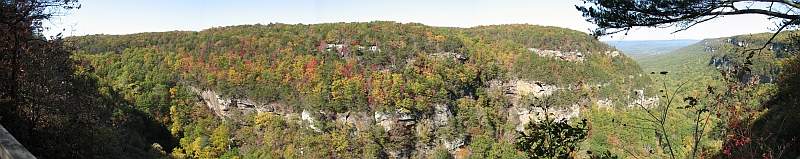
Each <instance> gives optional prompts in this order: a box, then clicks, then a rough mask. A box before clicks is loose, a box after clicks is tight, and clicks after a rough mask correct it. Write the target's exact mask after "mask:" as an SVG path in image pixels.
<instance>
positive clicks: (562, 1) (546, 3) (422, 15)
mask: <svg viewBox="0 0 800 159" xmlns="http://www.w3.org/2000/svg"><path fill="white" fill-rule="evenodd" d="M578 3H582V2H581V1H580V0H441V1H437V0H404V1H388V0H387V1H374V0H373V1H367V0H337V1H334V0H285V1H277V0H275V1H271V0H263V1H256V0H81V4H82V6H83V7H82V8H81V9H79V10H76V11H72V13H70V14H69V15H67V16H63V17H60V18H57V19H54V20H52V21H50V22H47V23H45V24H46V25H48V26H50V27H51V28H53V29H51V31H48V32H47V33H46V34H48V35H54V34H55V33H56V32H60V31H61V30H62V29H64V30H65V31H63V33H64V34H65V35H68V36H69V35H87V34H130V33H138V32H161V31H172V30H193V31H199V30H202V29H207V28H210V27H215V26H229V25H241V24H255V23H262V24H266V23H271V22H277V23H288V24H296V23H304V24H313V23H325V22H368V21H375V20H388V21H398V22H403V23H406V22H419V23H423V24H426V25H432V26H452V27H472V26H477V25H491V24H509V23H528V24H539V25H548V26H558V27H564V28H570V29H575V30H579V31H584V32H586V31H588V30H589V29H590V28H593V27H594V26H593V25H592V24H590V23H587V22H585V20H584V19H583V17H581V15H580V13H579V12H578V11H577V10H575V7H574V5H575V4H578ZM771 24H772V23H771V22H770V21H769V20H767V19H766V18H765V17H763V16H736V17H733V16H732V17H725V18H722V19H719V20H714V21H711V22H709V23H707V24H702V25H698V26H696V27H695V28H693V29H691V30H688V31H684V32H680V33H676V34H671V32H672V31H674V29H670V28H667V29H646V28H643V29H637V30H634V31H632V32H630V33H629V34H628V35H627V36H626V35H615V36H613V37H604V38H602V39H603V40H663V39H703V38H712V37H723V36H731V35H738V34H747V33H756V32H767V31H770V28H771V27H770V26H771Z"/></svg>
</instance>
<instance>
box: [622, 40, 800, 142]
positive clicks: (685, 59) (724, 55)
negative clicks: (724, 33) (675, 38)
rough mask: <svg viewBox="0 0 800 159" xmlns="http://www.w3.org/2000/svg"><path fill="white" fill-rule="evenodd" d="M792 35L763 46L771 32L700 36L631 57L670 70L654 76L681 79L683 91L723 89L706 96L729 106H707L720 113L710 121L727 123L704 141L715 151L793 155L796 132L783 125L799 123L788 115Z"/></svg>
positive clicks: (793, 111)
mask: <svg viewBox="0 0 800 159" xmlns="http://www.w3.org/2000/svg"><path fill="white" fill-rule="evenodd" d="M794 34H796V32H795V31H787V32H782V33H780V34H777V36H775V39H774V40H773V42H772V43H770V44H768V45H765V44H764V43H765V42H766V41H767V40H768V39H770V38H771V37H772V35H773V33H760V34H749V35H737V36H732V37H723V38H714V39H705V40H702V41H700V42H698V43H695V44H692V45H690V46H687V47H684V48H681V49H678V50H676V51H673V52H670V53H665V54H661V55H657V56H651V57H646V58H641V59H639V60H638V61H637V62H639V64H640V65H641V66H642V68H643V69H644V70H645V71H648V72H649V71H655V72H658V71H668V72H670V74H672V76H667V77H666V78H663V79H656V80H657V81H658V80H662V81H664V82H665V83H666V84H667V85H672V86H675V85H680V84H683V83H685V85H684V88H685V90H687V91H686V92H684V94H685V95H687V96H691V95H692V94H704V93H703V92H707V91H727V92H726V93H724V94H722V96H716V97H714V96H711V97H706V98H712V99H713V98H716V100H719V101H716V103H717V105H722V106H725V105H730V106H726V107H718V108H716V109H712V110H710V111H712V112H718V113H721V114H723V115H722V117H723V118H719V119H715V120H719V123H727V124H728V125H726V126H725V127H727V129H728V130H727V131H725V132H727V134H725V136H717V137H715V138H716V139H715V138H711V140H709V142H710V143H713V142H719V143H718V144H719V145H718V146H719V147H720V149H722V150H723V152H722V154H718V155H735V154H740V155H747V156H753V155H756V156H757V155H765V154H766V155H776V154H775V153H769V152H774V151H781V152H782V153H778V154H777V155H783V156H795V155H797V153H798V152H797V151H796V150H794V149H795V148H796V146H792V145H794V144H795V143H796V142H797V141H796V139H797V137H798V136H797V134H798V132H797V131H794V130H797V129H796V128H788V127H791V126H788V125H796V124H797V123H798V122H800V119H798V118H796V117H795V116H794V115H791V114H796V113H797V112H798V111H799V110H798V109H797V108H796V107H795V106H794V105H796V103H797V101H796V100H794V99H795V98H793V96H796V95H795V94H794V93H792V92H796V91H792V90H796V88H794V87H793V86H794V83H796V80H797V79H795V78H793V74H796V71H797V69H796V67H797V62H796V59H797V58H796V52H797V50H796V49H795V48H796V47H795V46H796V45H797V41H796V40H795V39H792V38H790V37H792V36H795V35H794ZM762 47H764V49H761V48H762ZM718 116H720V115H718ZM721 127H723V126H718V127H717V128H715V129H719V128H721ZM714 131H720V130H714ZM720 132H722V131H720ZM744 140H749V141H746V142H743V141H744ZM764 152H768V153H764Z"/></svg>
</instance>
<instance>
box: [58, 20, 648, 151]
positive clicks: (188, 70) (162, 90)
mask: <svg viewBox="0 0 800 159" xmlns="http://www.w3.org/2000/svg"><path fill="white" fill-rule="evenodd" d="M66 41H67V43H68V44H69V45H70V46H72V47H74V48H75V51H74V52H73V53H74V55H73V59H74V60H76V61H79V62H80V64H79V65H78V66H77V71H78V72H81V73H88V74H91V75H92V76H96V77H97V79H98V81H99V84H100V85H103V86H107V87H104V88H109V90H101V92H116V93H118V94H119V96H120V97H121V98H122V99H123V100H124V101H126V102H127V103H130V104H131V105H132V107H133V108H135V109H136V110H138V111H141V112H145V113H146V114H148V116H149V117H150V118H152V119H155V121H158V122H159V123H160V124H161V125H164V126H165V127H167V128H168V129H169V131H170V134H169V135H171V136H172V137H174V138H175V140H173V141H168V140H167V141H161V142H160V145H159V147H161V146H164V147H163V150H165V152H164V153H167V154H169V155H171V156H173V157H179V158H182V157H188V158H205V157H222V158H230V157H245V158H249V157H253V158H264V157H268V158H269V157H281V158H282V157H285V158H295V157H302V158H322V157H326V156H332V157H335V158H362V157H364V158H371V157H389V156H391V157H415V158H426V157H430V156H439V155H444V156H461V157H463V156H472V157H478V158H489V157H490V158H518V157H520V156H521V155H523V154H522V152H521V151H517V150H516V149H515V147H514V142H515V140H516V139H515V136H517V134H518V131H520V130H524V128H525V126H524V125H525V124H527V122H528V121H531V120H533V121H538V120H539V119H540V118H541V117H542V116H544V115H545V114H548V116H553V117H556V118H560V119H566V120H569V119H579V118H590V119H593V118H592V117H590V116H591V114H592V112H593V110H596V109H600V108H597V107H602V109H604V110H609V109H610V110H612V111H614V110H624V109H628V107H630V105H631V104H637V103H638V104H641V103H642V102H643V101H642V100H643V98H644V97H645V96H652V94H653V92H654V90H652V89H650V88H649V86H650V79H649V76H647V75H646V74H645V73H644V72H643V71H642V70H641V69H640V68H639V66H638V65H636V63H635V62H634V61H633V60H632V59H630V58H628V57H627V56H625V55H623V54H620V53H619V51H617V50H615V49H613V48H611V47H609V46H607V45H606V44H604V43H602V42H599V41H597V40H596V39H594V38H593V37H592V36H589V35H587V34H585V33H582V32H578V31H574V30H568V29H562V28H556V27H543V26H535V25H492V26H479V27H473V28H446V27H430V26H425V25H422V24H416V23H408V24H401V23H395V22H369V23H328V24H311V25H304V24H296V25H289V24H268V25H259V24H256V25H242V26H230V27H218V28H211V29H207V30H203V31H198V32H189V31H175V32H160V33H139V34H131V35H90V36H80V37H69V38H67V39H66ZM637 99H639V100H637ZM655 100H656V102H657V98H656V99H655ZM541 102H546V103H547V104H546V105H547V107H545V108H542V107H535V106H538V105H540V104H535V103H541ZM651 103H652V101H651ZM120 113H123V112H120ZM570 121H572V122H574V121H575V120H570ZM589 121H590V123H591V122H592V120H589ZM590 131H601V132H595V134H608V133H615V132H616V131H619V130H616V129H597V130H594V129H593V130H590ZM597 137H603V136H598V135H590V137H589V138H597ZM171 142H175V144H174V145H175V146H171V145H173V144H168V143H171ZM608 142H613V141H608V140H607V141H604V140H596V139H591V140H588V141H587V142H585V144H587V145H593V146H582V148H581V149H582V150H593V151H596V152H601V151H605V150H604V149H600V148H605V147H604V146H596V145H604V144H607V143H608ZM585 152H586V151H580V153H577V154H574V155H581V156H584V155H587V154H586V153H585Z"/></svg>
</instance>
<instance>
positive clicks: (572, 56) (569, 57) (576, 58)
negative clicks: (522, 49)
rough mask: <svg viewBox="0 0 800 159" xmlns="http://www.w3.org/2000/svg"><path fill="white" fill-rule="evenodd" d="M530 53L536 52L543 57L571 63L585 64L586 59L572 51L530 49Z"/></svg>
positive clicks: (581, 54) (579, 53) (580, 53)
mask: <svg viewBox="0 0 800 159" xmlns="http://www.w3.org/2000/svg"><path fill="white" fill-rule="evenodd" d="M528 51H531V52H534V53H536V54H537V55H539V56H541V57H553V58H555V59H558V60H564V61H570V62H583V61H584V60H586V59H585V55H584V54H583V53H582V52H578V51H577V50H576V51H570V52H562V51H558V50H545V49H537V48H528Z"/></svg>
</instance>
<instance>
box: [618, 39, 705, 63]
mask: <svg viewBox="0 0 800 159" xmlns="http://www.w3.org/2000/svg"><path fill="white" fill-rule="evenodd" d="M698 41H699V40H691V39H682V40H619V41H605V43H607V44H608V45H611V46H614V47H615V48H617V49H619V50H622V51H623V52H625V53H626V54H627V55H628V56H631V57H632V58H634V59H642V58H645V57H648V56H655V55H659V54H663V53H669V52H672V51H675V50H677V49H680V48H683V47H686V46H689V45H691V44H694V43H697V42H698Z"/></svg>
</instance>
